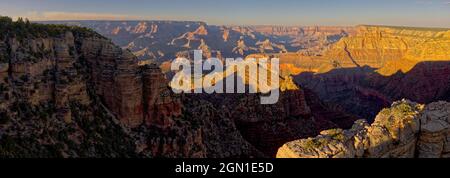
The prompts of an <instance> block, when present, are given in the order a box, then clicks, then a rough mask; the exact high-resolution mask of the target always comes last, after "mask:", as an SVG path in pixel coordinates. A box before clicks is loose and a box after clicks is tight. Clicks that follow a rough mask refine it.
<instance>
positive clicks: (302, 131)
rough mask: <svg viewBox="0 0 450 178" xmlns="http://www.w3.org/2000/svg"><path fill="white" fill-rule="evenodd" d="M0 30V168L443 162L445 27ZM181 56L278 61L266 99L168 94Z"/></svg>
mask: <svg viewBox="0 0 450 178" xmlns="http://www.w3.org/2000/svg"><path fill="white" fill-rule="evenodd" d="M59 24H64V25H59ZM67 25H72V26H67ZM0 32H1V33H0V79H1V80H0V99H1V100H0V101H1V102H0V156H1V157H152V158H154V157H156V158H159V157H164V158H179V157H189V158H206V157H207V158H230V157H231V158H255V157H257V158H260V157H263V158H264V157H447V156H448V152H449V151H448V149H447V147H448V146H447V145H448V144H447V140H448V138H447V137H448V133H447V132H448V122H449V121H448V116H449V115H450V113H449V110H448V109H449V107H450V106H449V105H448V103H446V102H445V101H450V91H449V90H450V63H449V62H448V61H449V59H450V53H449V51H450V45H449V44H450V43H449V42H450V31H449V30H448V29H430V28H409V27H387V26H357V27H279V26H214V25H207V24H206V23H203V22H181V21H63V22H55V21H53V22H39V23H29V22H23V21H18V22H13V21H12V20H11V19H9V18H7V17H2V18H1V21H0ZM195 49H201V50H203V55H204V57H217V58H220V59H222V58H223V57H239V56H241V57H245V56H247V57H251V56H252V55H253V56H264V57H278V58H280V62H281V64H280V68H281V74H280V85H281V96H280V100H279V102H278V103H276V104H273V105H261V104H260V101H259V100H260V95H261V94H258V93H257V94H249V93H244V94H213V95H208V94H175V93H173V92H172V90H171V87H170V86H169V80H168V77H170V75H169V74H168V73H167V65H168V64H170V63H167V62H168V61H170V60H172V59H174V58H175V57H176V56H185V57H188V58H190V55H191V52H190V51H192V50H195ZM403 98H406V99H407V100H402V99H403ZM397 100H400V101H398V102H395V101H397ZM439 100H442V101H439ZM438 101H439V102H438ZM415 102H417V103H415ZM391 103H393V104H391ZM418 103H422V104H418ZM388 107H391V108H388ZM360 119H363V120H360ZM370 124H372V125H370ZM329 129H332V130H329ZM322 130H325V131H322ZM321 131H322V132H321ZM316 135H319V136H317V137H314V136H316ZM308 137H309V138H308ZM306 138H308V139H306Z"/></svg>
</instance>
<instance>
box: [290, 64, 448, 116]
mask: <svg viewBox="0 0 450 178" xmlns="http://www.w3.org/2000/svg"><path fill="white" fill-rule="evenodd" d="M294 80H295V81H296V82H297V83H298V84H299V85H301V86H302V87H305V88H307V89H310V90H312V91H313V92H314V93H316V94H317V95H318V96H319V98H320V100H322V101H323V102H325V103H328V104H331V105H335V106H338V107H340V108H342V109H343V110H344V111H346V112H347V113H351V114H354V115H356V116H359V117H361V118H365V119H367V120H368V121H369V122H372V121H373V119H374V118H375V116H376V115H377V114H378V112H379V111H380V110H381V109H383V108H386V107H389V106H390V104H391V103H392V102H393V101H396V100H400V99H403V98H406V99H409V100H412V101H415V102H419V103H425V104H427V103H430V102H433V101H438V100H445V101H450V61H427V62H419V63H417V64H416V65H415V66H414V67H413V68H411V70H409V71H407V72H402V71H400V70H399V71H397V72H396V73H394V74H392V75H390V76H383V75H381V74H380V73H379V72H378V71H377V69H375V68H371V67H369V66H363V67H355V68H339V69H334V70H332V71H329V72H327V73H322V74H314V73H311V72H304V73H301V74H299V75H296V76H294Z"/></svg>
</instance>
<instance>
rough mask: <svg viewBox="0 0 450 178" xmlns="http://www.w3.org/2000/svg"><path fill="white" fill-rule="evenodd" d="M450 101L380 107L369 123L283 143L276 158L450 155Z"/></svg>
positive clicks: (440, 156) (357, 123)
mask: <svg viewBox="0 0 450 178" xmlns="http://www.w3.org/2000/svg"><path fill="white" fill-rule="evenodd" d="M449 123H450V103H447V102H434V103H431V104H428V105H421V104H417V103H414V102H411V101H408V100H403V101H399V102H395V103H393V104H392V106H391V108H387V109H383V110H382V111H381V112H380V113H379V114H378V115H377V117H376V118H375V121H374V123H372V124H371V125H369V124H368V123H367V122H366V121H365V120H359V121H356V122H355V124H354V125H353V127H352V128H351V129H349V130H342V129H332V130H326V131H322V132H321V134H320V135H319V136H317V137H314V138H308V139H302V140H296V141H292V142H289V143H286V144H285V145H283V146H282V147H281V148H280V149H279V150H278V153H277V157H279V158H365V157H367V158H414V157H420V158H446V157H449V156H450V149H449V143H448V140H449V137H450V135H449V131H450V127H449Z"/></svg>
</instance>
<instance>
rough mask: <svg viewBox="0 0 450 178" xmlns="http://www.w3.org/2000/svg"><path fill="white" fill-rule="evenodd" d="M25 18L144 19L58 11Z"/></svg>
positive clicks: (39, 13) (35, 14) (34, 14)
mask: <svg viewBox="0 0 450 178" xmlns="http://www.w3.org/2000/svg"><path fill="white" fill-rule="evenodd" d="M24 17H26V18H28V19H30V20H33V21H40V20H139V19H141V18H142V17H138V16H131V15H123V14H111V13H88V12H58V11H45V12H30V13H27V14H26V15H25V16H24Z"/></svg>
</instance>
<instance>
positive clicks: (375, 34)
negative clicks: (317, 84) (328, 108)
mask: <svg viewBox="0 0 450 178" xmlns="http://www.w3.org/2000/svg"><path fill="white" fill-rule="evenodd" d="M279 57H280V63H281V65H283V63H285V64H284V67H282V69H283V68H284V69H285V70H288V71H289V73H292V74H294V75H295V74H299V73H301V72H305V71H307V72H315V73H326V72H329V71H331V70H333V69H338V68H354V67H356V68H359V67H364V66H368V67H370V68H375V69H377V70H376V71H377V73H379V74H381V75H383V76H390V75H393V74H395V73H397V72H399V71H400V72H402V73H407V72H408V71H410V70H411V69H412V68H413V67H414V66H415V65H416V64H417V63H419V62H425V61H450V30H449V29H439V28H410V27H384V26H359V27H358V30H357V33H356V34H354V35H350V36H348V37H344V38H342V39H341V40H339V41H338V42H337V43H335V44H334V45H332V46H331V47H330V48H329V49H328V50H326V51H325V52H324V54H323V55H318V56H304V55H299V54H281V55H279Z"/></svg>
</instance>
